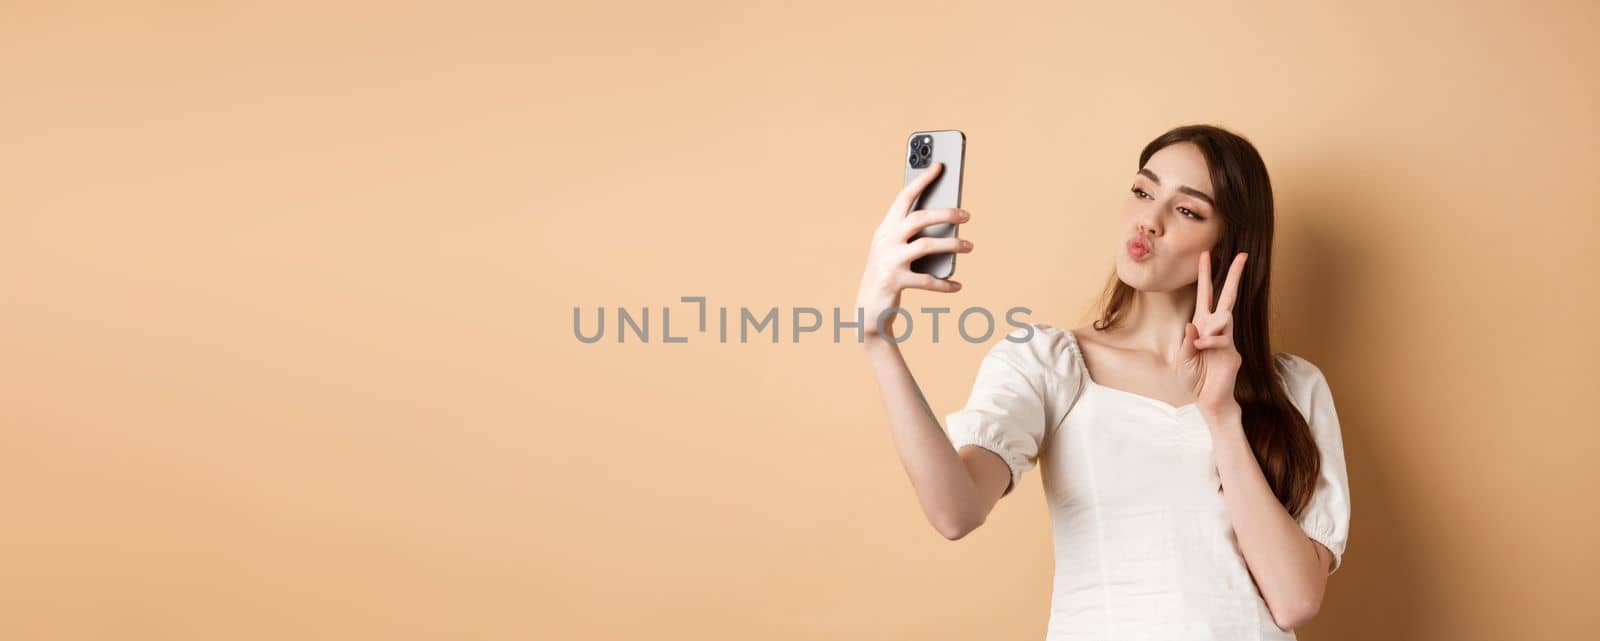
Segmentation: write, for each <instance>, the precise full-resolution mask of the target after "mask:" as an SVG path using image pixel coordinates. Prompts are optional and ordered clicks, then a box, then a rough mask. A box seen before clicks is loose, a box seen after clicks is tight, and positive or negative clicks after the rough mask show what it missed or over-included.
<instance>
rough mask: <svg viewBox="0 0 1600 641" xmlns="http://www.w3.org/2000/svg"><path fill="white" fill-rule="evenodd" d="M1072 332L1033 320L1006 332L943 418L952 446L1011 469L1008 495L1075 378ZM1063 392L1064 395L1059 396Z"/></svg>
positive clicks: (1032, 460)
mask: <svg viewBox="0 0 1600 641" xmlns="http://www.w3.org/2000/svg"><path fill="white" fill-rule="evenodd" d="M1072 348H1073V345H1072V344H1071V337H1070V336H1068V335H1067V334H1066V332H1065V331H1064V330H1061V329H1058V328H1054V327H1051V326H1049V325H1044V324H1039V323H1033V324H1031V325H1030V326H1029V327H1022V328H1018V329H1016V330H1014V331H1012V332H1011V333H1010V334H1007V335H1006V337H1005V338H1004V339H1002V340H1000V341H999V342H997V343H995V344H994V345H993V346H991V347H990V348H989V352H988V353H987V354H985V355H984V357H983V361H982V362H981V363H979V364H978V375H977V379H976V380H975V381H973V384H972V393H971V395H970V396H969V397H968V398H967V404H966V406H965V407H963V408H961V410H959V411H957V412H955V413H953V414H950V415H948V416H946V417H945V423H946V425H947V426H948V432H949V436H950V443H951V445H954V446H955V448H956V450H958V451H959V450H960V449H961V448H962V447H965V446H967V445H977V446H979V447H982V448H984V449H986V450H989V451H991V452H994V453H995V454H998V455H999V456H1000V458H1001V459H1004V460H1005V462H1006V465H1007V466H1008V467H1010V468H1011V482H1010V484H1009V485H1007V486H1006V489H1005V491H1004V492H1002V493H1001V496H1002V497H1004V496H1007V495H1009V494H1011V492H1012V491H1014V490H1015V489H1016V487H1017V483H1018V481H1020V480H1021V478H1022V474H1023V473H1024V472H1027V471H1028V470H1030V469H1033V467H1034V465H1035V464H1037V462H1038V458H1039V452H1040V451H1041V450H1042V449H1043V447H1044V445H1045V438H1046V434H1047V433H1048V432H1049V431H1050V430H1051V428H1052V427H1054V426H1055V425H1057V424H1059V423H1060V420H1061V418H1062V417H1063V416H1064V414H1065V412H1066V410H1067V408H1069V407H1070V404H1067V403H1063V402H1062V399H1063V398H1072V397H1073V396H1075V395H1076V393H1077V391H1078V386H1079V385H1081V384H1080V383H1076V381H1078V380H1079V379H1078V378H1077V377H1076V376H1073V374H1075V370H1076V365H1075V363H1076V362H1077V360H1076V358H1075V357H1073V355H1072V354H1071V353H1070V352H1069V351H1068V350H1069V349H1072ZM1064 394H1065V395H1066V396H1065V397H1064V396H1063V395H1064Z"/></svg>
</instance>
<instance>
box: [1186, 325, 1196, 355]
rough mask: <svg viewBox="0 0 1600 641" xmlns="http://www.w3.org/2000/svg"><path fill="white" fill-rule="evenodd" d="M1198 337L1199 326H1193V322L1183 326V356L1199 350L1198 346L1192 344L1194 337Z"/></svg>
mask: <svg viewBox="0 0 1600 641" xmlns="http://www.w3.org/2000/svg"><path fill="white" fill-rule="evenodd" d="M1198 338H1200V328H1198V327H1195V326H1194V323H1188V324H1185V325H1184V326H1183V354H1184V355H1185V356H1190V355H1193V354H1194V353H1195V352H1198V351H1200V348H1199V347H1198V346H1196V345H1195V344H1194V342H1195V339H1198Z"/></svg>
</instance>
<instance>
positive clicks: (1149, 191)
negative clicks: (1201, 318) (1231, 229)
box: [1117, 142, 1222, 292]
mask: <svg viewBox="0 0 1600 641" xmlns="http://www.w3.org/2000/svg"><path fill="white" fill-rule="evenodd" d="M1215 195H1216V192H1215V191H1214V190H1213V189H1212V187H1211V174H1210V172H1209V171H1207V169H1206V159H1205V156H1204V155H1202V154H1201V153H1200V148H1199V147H1196V146H1195V145H1194V143H1188V142H1180V143H1176V144H1172V145H1167V146H1166V147H1163V148H1161V150H1160V151H1157V152H1156V153H1155V154H1153V155H1151V156H1150V160H1149V161H1148V162H1146V163H1145V165H1144V168H1142V169H1140V170H1139V172H1138V173H1136V174H1134V176H1133V185H1132V187H1131V189H1130V190H1129V193H1128V195H1127V199H1126V200H1124V201H1123V205H1122V225H1121V226H1120V231H1121V233H1122V236H1121V238H1120V239H1119V246H1118V247H1117V277H1118V278H1120V279H1122V282H1124V283H1127V284H1128V286H1130V287H1133V288H1134V289H1137V290H1140V291H1153V292H1166V291H1172V290H1175V289H1178V288H1181V287H1186V286H1189V285H1193V284H1194V283H1195V281H1196V280H1198V279H1199V277H1200V252H1202V251H1205V250H1208V249H1211V248H1212V247H1215V246H1216V244H1217V241H1218V240H1220V239H1221V238H1222V217H1221V216H1218V215H1217V210H1216V207H1215V206H1214V205H1213V204H1212V200H1213V197H1214V196H1215ZM1137 239H1143V248H1144V249H1147V250H1148V253H1140V252H1139V250H1138V249H1135V247H1134V246H1135V245H1138V244H1140V243H1139V242H1138V240H1137Z"/></svg>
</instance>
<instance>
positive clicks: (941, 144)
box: [901, 129, 967, 280]
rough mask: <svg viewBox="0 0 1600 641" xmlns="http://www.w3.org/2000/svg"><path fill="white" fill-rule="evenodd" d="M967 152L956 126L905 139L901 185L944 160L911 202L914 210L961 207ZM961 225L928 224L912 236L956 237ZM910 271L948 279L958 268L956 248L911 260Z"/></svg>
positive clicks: (914, 237) (916, 134) (914, 134)
mask: <svg viewBox="0 0 1600 641" xmlns="http://www.w3.org/2000/svg"><path fill="white" fill-rule="evenodd" d="M966 153H967V136H966V134H964V133H962V132H960V131H958V130H955V129H945V130H940V131H918V132H914V133H912V134H911V137H910V138H908V139H906V156H905V161H904V163H903V164H904V165H905V179H904V181H902V183H901V185H902V187H903V186H905V185H909V184H911V181H912V180H914V179H916V177H917V176H918V175H919V174H921V173H922V172H924V171H927V168H928V167H929V166H930V165H932V164H933V163H936V162H938V163H943V164H944V168H943V170H942V171H941V172H940V174H939V176H938V177H937V178H934V179H933V183H931V184H929V185H928V186H927V187H925V188H924V189H923V190H922V193H921V194H920V195H919V196H918V198H917V199H916V201H914V202H913V203H912V205H911V209H910V211H911V212H915V211H917V210H919V209H944V208H951V209H954V208H959V207H961V178H962V174H963V173H964V172H963V169H964V167H963V163H964V161H965V159H966ZM958 227H959V225H957V224H955V223H940V224H936V225H929V226H928V227H926V228H923V229H922V230H920V231H918V232H917V233H916V234H914V235H913V236H912V237H911V239H912V240H915V239H917V238H922V237H924V236H932V237H935V238H954V237H956V233H957V231H958ZM911 271H912V272H915V273H918V274H928V275H931V276H933V277H934V278H938V279H941V280H942V279H947V278H950V276H952V275H954V274H955V272H956V255H955V253H954V252H942V253H938V254H929V255H927V256H923V257H921V258H918V259H916V260H914V261H912V262H911Z"/></svg>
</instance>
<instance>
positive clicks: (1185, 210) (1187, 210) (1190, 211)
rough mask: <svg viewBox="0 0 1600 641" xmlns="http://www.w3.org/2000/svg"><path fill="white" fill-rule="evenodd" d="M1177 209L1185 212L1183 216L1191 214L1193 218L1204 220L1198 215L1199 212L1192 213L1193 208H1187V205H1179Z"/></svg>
mask: <svg viewBox="0 0 1600 641" xmlns="http://www.w3.org/2000/svg"><path fill="white" fill-rule="evenodd" d="M1178 211H1181V212H1186V213H1185V214H1184V215H1185V216H1192V217H1194V219H1195V220H1205V219H1204V218H1201V217H1200V214H1196V213H1194V210H1193V209H1189V208H1188V207H1179V208H1178Z"/></svg>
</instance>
